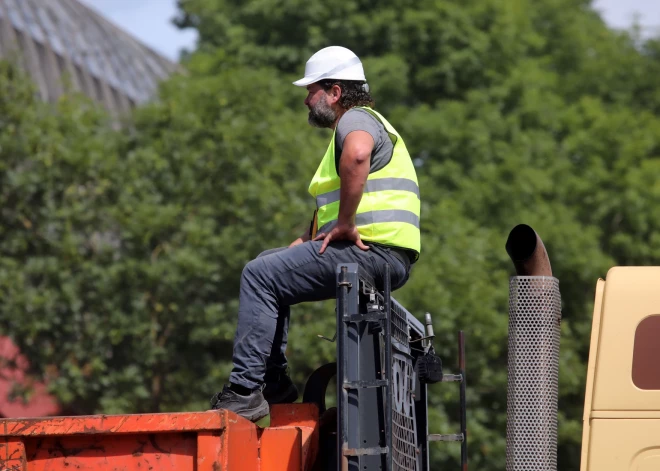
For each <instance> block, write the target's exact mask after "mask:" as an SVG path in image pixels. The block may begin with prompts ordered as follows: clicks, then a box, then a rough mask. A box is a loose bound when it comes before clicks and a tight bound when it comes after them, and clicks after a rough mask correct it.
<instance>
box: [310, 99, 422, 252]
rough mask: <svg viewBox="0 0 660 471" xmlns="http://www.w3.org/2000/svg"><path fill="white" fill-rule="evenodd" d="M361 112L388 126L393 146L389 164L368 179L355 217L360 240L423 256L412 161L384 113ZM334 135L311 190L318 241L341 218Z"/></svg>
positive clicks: (418, 199) (387, 129)
mask: <svg viewBox="0 0 660 471" xmlns="http://www.w3.org/2000/svg"><path fill="white" fill-rule="evenodd" d="M360 108H362V109H364V110H366V111H367V112H369V113H370V114H371V115H373V116H374V117H375V118H376V119H378V121H380V122H381V123H382V124H383V126H385V130H386V131H387V133H388V134H389V137H390V139H391V140H392V143H393V145H394V146H393V147H394V149H393V152H392V158H391V159H390V161H389V163H388V164H387V165H385V167H383V168H381V169H380V170H378V171H376V172H374V173H370V174H369V177H368V178H367V182H366V185H365V188H364V193H363V194H362V200H360V205H359V206H358V209H357V213H356V215H355V224H356V226H357V228H358V232H359V233H360V238H361V239H362V240H363V241H365V242H374V243H378V244H382V245H389V246H394V247H401V248H405V249H410V250H413V251H415V252H416V253H417V256H419V253H420V245H421V244H420V231H419V216H420V196H419V185H418V183H417V174H416V173H415V167H414V165H413V163H412V159H411V158H410V154H409V153H408V149H406V145H405V144H404V142H403V139H402V138H401V136H400V135H399V133H397V132H396V130H395V129H394V128H393V127H392V125H391V124H390V123H388V122H387V120H386V119H385V118H384V117H383V116H382V115H381V114H380V113H378V112H376V111H375V110H372V109H371V108H367V107H360ZM335 133H336V132H335ZM335 133H333V134H332V140H331V141H330V145H329V146H328V150H327V151H326V153H325V156H324V157H323V160H322V161H321V164H320V165H319V168H318V169H317V170H316V174H315V175H314V178H313V179H312V182H311V183H310V185H309V193H310V194H311V195H312V196H313V197H314V198H315V199H316V208H317V212H316V214H315V222H314V224H313V227H314V230H313V231H312V232H313V235H314V234H316V233H317V232H327V231H329V230H330V229H331V228H332V226H334V224H335V223H336V222H337V217H338V216H339V188H340V186H341V180H340V178H339V175H338V174H337V168H336V166H335Z"/></svg>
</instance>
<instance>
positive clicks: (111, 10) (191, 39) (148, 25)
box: [81, 0, 660, 60]
mask: <svg viewBox="0 0 660 471" xmlns="http://www.w3.org/2000/svg"><path fill="white" fill-rule="evenodd" d="M81 1H83V2H84V3H86V4H87V5H90V6H91V7H93V8H95V9H96V10H97V11H99V12H100V13H102V14H103V15H104V16H105V17H106V18H108V19H110V20H111V21H113V22H114V23H116V24H117V25H119V26H121V27H122V28H123V29H125V30H126V31H128V32H130V33H131V34H133V35H134V36H136V37H137V38H139V39H140V40H142V42H144V43H145V44H147V45H149V46H151V47H152V48H153V49H155V50H157V51H159V52H160V53H162V54H163V55H165V56H167V57H169V58H171V59H173V60H176V59H177V57H178V55H179V51H180V50H181V49H182V48H186V47H187V48H192V47H193V46H194V44H195V40H196V35H195V32H193V31H180V30H178V29H177V28H175V27H174V26H173V25H172V22H171V19H172V18H173V17H174V16H175V15H176V0H81ZM310 1H312V0H310ZM593 4H594V6H595V8H596V9H597V10H599V11H600V12H601V13H602V14H603V17H604V18H605V21H606V22H607V23H608V24H609V25H610V26H612V27H615V28H625V27H627V26H630V24H631V23H632V21H633V19H634V18H635V14H637V15H639V16H638V21H639V23H640V24H641V25H642V26H643V27H644V29H645V32H646V33H648V34H653V33H660V0H594V3H593Z"/></svg>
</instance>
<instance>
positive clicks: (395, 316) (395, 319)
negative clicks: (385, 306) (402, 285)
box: [391, 300, 408, 353]
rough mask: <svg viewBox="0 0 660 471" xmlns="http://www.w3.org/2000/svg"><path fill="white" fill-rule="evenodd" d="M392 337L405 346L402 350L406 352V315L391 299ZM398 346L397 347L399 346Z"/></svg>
mask: <svg viewBox="0 0 660 471" xmlns="http://www.w3.org/2000/svg"><path fill="white" fill-rule="evenodd" d="M391 312H392V322H391V325H392V339H393V340H395V341H396V342H398V343H400V344H401V347H405V348H404V350H405V351H406V353H407V352H408V350H407V349H408V317H407V315H406V310H405V308H404V307H403V306H401V305H400V304H399V303H397V302H396V301H394V300H392V308H391ZM401 347H399V348H401Z"/></svg>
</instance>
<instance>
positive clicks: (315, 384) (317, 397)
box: [303, 363, 337, 414]
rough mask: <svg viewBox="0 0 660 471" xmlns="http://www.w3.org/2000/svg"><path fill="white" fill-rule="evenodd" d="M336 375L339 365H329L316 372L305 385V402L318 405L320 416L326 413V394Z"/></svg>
mask: <svg viewBox="0 0 660 471" xmlns="http://www.w3.org/2000/svg"><path fill="white" fill-rule="evenodd" d="M336 375H337V363H327V364H325V365H323V366H321V367H320V368H317V369H316V370H314V372H313V373H312V374H311V375H310V377H309V378H308V379H307V383H306V384H305V391H304V392H303V402H304V403H312V404H316V405H317V407H318V408H319V414H323V413H324V412H325V411H326V407H325V394H326V391H327V390H328V384H330V381H331V380H332V378H334V377H335V376H336Z"/></svg>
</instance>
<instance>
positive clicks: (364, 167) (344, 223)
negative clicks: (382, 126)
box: [314, 131, 374, 253]
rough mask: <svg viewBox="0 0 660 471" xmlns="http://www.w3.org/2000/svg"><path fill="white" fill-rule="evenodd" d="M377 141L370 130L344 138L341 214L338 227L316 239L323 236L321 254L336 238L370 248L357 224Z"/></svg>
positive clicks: (341, 168)
mask: <svg viewBox="0 0 660 471" xmlns="http://www.w3.org/2000/svg"><path fill="white" fill-rule="evenodd" d="M373 148H374V140H373V138H372V137H371V134H369V133H368V132H366V131H353V132H351V133H350V134H348V136H346V139H345V140H344V147H343V150H342V153H341V158H340V160H339V177H340V178H341V188H340V192H339V196H340V200H339V217H338V219H337V224H336V225H335V227H334V228H333V229H332V230H331V231H330V232H328V233H327V234H324V233H321V234H318V235H317V236H316V238H315V239H314V240H321V239H323V245H322V246H321V250H320V251H319V253H323V252H324V251H325V248H326V247H327V246H328V244H329V243H330V242H331V241H333V240H351V241H353V242H355V245H357V246H358V247H360V248H361V249H362V250H369V247H368V246H366V245H365V244H364V243H363V242H362V240H361V239H360V234H359V233H358V230H357V227H356V226H355V213H356V212H357V208H358V206H359V205H360V200H361V199H362V193H363V191H364V185H365V184H366V181H367V177H368V176H369V170H370V168H371V152H372V151H373Z"/></svg>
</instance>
